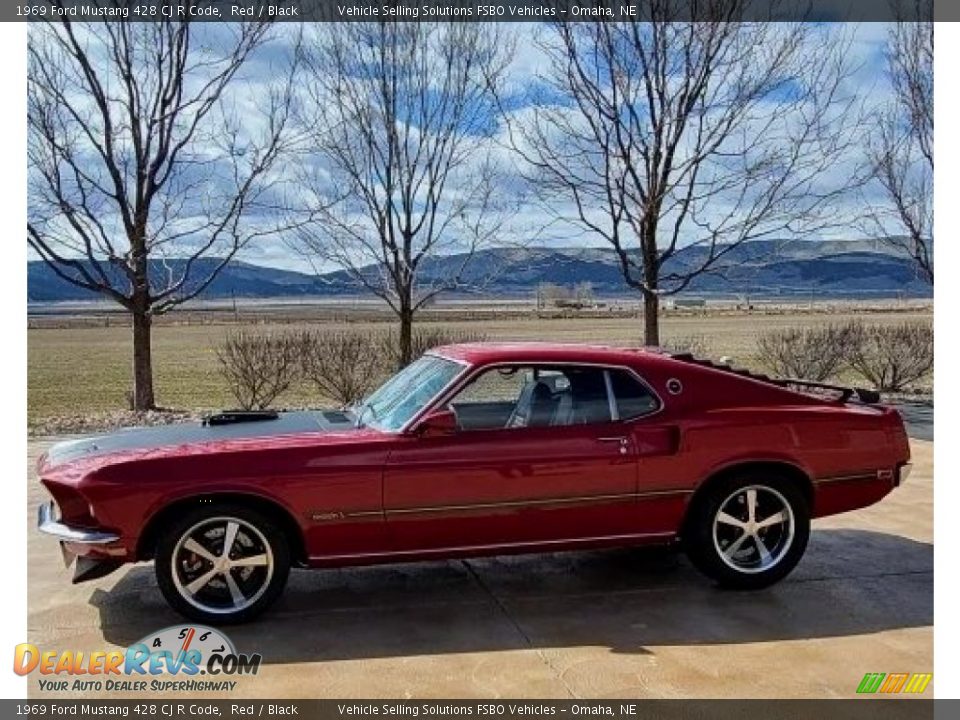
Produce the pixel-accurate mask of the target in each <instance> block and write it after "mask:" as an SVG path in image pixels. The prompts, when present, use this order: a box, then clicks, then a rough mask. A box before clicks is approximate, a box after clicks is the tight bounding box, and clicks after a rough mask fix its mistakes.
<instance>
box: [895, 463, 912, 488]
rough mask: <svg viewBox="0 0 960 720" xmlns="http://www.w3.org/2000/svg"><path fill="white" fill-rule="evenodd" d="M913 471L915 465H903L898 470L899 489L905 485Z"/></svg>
mask: <svg viewBox="0 0 960 720" xmlns="http://www.w3.org/2000/svg"><path fill="white" fill-rule="evenodd" d="M911 470H913V463H909V462H906V463H903V464H902V465H901V466H900V467H899V468H897V487H899V486H901V485H903V484H904V483H905V482H906V481H907V478H908V477H910V471H911Z"/></svg>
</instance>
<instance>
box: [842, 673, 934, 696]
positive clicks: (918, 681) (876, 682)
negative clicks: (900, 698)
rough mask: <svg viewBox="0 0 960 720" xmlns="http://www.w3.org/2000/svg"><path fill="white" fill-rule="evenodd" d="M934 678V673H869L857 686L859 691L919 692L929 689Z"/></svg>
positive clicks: (861, 692)
mask: <svg viewBox="0 0 960 720" xmlns="http://www.w3.org/2000/svg"><path fill="white" fill-rule="evenodd" d="M932 679H933V673H867V674H866V675H864V676H863V680H861V681H860V684H859V685H858V686H857V693H858V694H860V695H872V694H874V693H878V692H879V693H888V694H890V693H913V694H919V693H922V692H923V691H924V690H926V689H927V685H929V684H930V681H931V680H932Z"/></svg>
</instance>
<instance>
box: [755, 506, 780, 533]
mask: <svg viewBox="0 0 960 720" xmlns="http://www.w3.org/2000/svg"><path fill="white" fill-rule="evenodd" d="M786 521H787V513H786V511H785V510H781V511H780V512H778V513H774V514H773V515H771V516H770V517H768V518H764V519H763V520H761V521H760V522H758V523H757V529H758V530H762V529H763V528H765V527H770V526H771V525H778V524H780V523H785V522H786Z"/></svg>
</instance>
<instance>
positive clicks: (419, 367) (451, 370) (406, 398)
mask: <svg viewBox="0 0 960 720" xmlns="http://www.w3.org/2000/svg"><path fill="white" fill-rule="evenodd" d="M462 369H463V366H462V365H460V364H459V363H455V362H453V361H452V360H447V359H445V358H441V357H436V356H435V355H424V356H423V357H422V358H420V359H419V360H417V361H416V362H413V363H411V364H410V365H407V366H406V367H405V368H404V369H403V370H401V371H400V372H398V373H397V374H396V375H394V376H393V377H392V378H390V379H389V380H387V382H385V383H384V384H383V385H381V386H380V388H379V389H378V390H377V391H376V392H374V393H373V394H372V395H371V396H370V397H368V398H367V400H366V402H364V403H363V404H362V405H361V406H360V407H359V408H357V425H358V426H366V427H372V428H376V429H377V430H385V431H387V432H395V431H397V430H399V429H400V428H402V427H403V426H404V425H406V423H407V422H408V421H409V420H410V418H412V417H413V416H414V415H416V414H417V413H418V412H419V411H420V410H421V409H423V407H424V406H425V405H426V404H427V403H428V402H429V401H430V400H431V399H432V398H433V397H434V396H435V395H436V394H437V393H439V392H440V391H441V390H442V389H443V388H444V387H446V386H447V384H448V383H449V382H450V381H451V380H453V378H455V377H456V376H457V375H458V374H459V373H460V371H461V370H462Z"/></svg>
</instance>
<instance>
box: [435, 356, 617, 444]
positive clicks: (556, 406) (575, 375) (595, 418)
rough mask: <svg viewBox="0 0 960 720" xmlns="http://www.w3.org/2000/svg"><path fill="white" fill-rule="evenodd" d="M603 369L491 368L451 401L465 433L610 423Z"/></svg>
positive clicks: (564, 367) (609, 404)
mask: <svg viewBox="0 0 960 720" xmlns="http://www.w3.org/2000/svg"><path fill="white" fill-rule="evenodd" d="M604 373H605V371H604V369H603V368H592V367H576V366H553V365H551V366H545V365H544V366H515V367H502V368H492V369H490V370H487V371H486V372H484V373H482V374H481V375H480V376H478V377H477V378H476V379H475V380H474V381H473V382H471V383H470V384H469V385H468V386H467V387H465V388H463V390H461V391H460V392H459V393H458V394H457V396H456V397H455V398H454V399H453V400H452V401H451V402H450V407H452V408H453V410H454V411H456V413H457V422H458V424H459V426H460V428H461V429H462V430H492V429H507V428H524V427H562V426H567V425H587V424H593V423H605V422H610V420H611V400H610V396H609V395H608V393H607V380H606V377H605V375H604Z"/></svg>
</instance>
